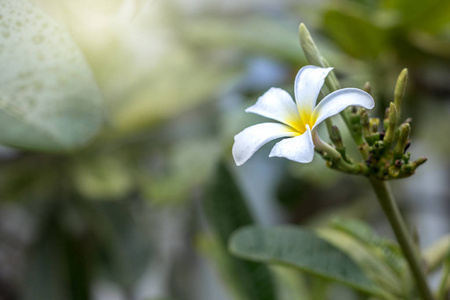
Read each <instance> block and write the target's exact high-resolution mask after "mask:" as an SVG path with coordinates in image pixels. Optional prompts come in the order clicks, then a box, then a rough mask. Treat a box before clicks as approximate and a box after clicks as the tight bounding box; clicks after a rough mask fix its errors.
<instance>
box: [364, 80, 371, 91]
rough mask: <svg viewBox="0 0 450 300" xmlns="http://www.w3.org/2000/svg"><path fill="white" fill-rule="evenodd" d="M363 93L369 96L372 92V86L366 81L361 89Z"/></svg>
mask: <svg viewBox="0 0 450 300" xmlns="http://www.w3.org/2000/svg"><path fill="white" fill-rule="evenodd" d="M363 90H364V92H366V93H368V94H370V93H371V92H372V86H371V85H370V82H368V81H366V83H365V84H364V87H363Z"/></svg>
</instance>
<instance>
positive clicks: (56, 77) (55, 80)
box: [0, 0, 102, 151]
mask: <svg viewBox="0 0 450 300" xmlns="http://www.w3.org/2000/svg"><path fill="white" fill-rule="evenodd" d="M0 66H1V72H0V142H1V143H3V144H8V145H12V146H16V147H22V148H29V149H35V150H44V151H64V150H69V149H73V148H76V147H80V146H82V145H84V144H85V143H87V142H88V141H89V139H91V138H92V137H93V135H94V134H95V133H96V132H97V131H98V129H99V127H100V125H101V117H102V111H101V110H102V107H101V98H102V96H101V93H100V90H99V89H98V87H97V85H96V83H95V81H94V78H93V75H92V73H91V71H90V69H89V67H88V65H87V63H86V62H85V60H84V58H83V55H82V54H81V52H80V50H79V49H78V48H77V46H76V44H75V43H74V41H73V40H72V39H71V37H70V35H69V34H68V33H67V32H66V30H65V29H64V28H63V27H62V26H60V25H59V24H58V23H57V22H56V21H54V20H53V19H52V18H51V17H50V16H48V15H46V14H45V13H44V12H42V11H41V10H39V9H38V8H37V7H35V6H34V5H32V4H30V3H28V2H27V1H25V0H4V1H1V2H0Z"/></svg>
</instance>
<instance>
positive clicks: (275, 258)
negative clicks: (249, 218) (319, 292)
mask: <svg viewBox="0 0 450 300" xmlns="http://www.w3.org/2000/svg"><path fill="white" fill-rule="evenodd" d="M229 247H230V250H231V252H232V253H233V254H235V255H237V256H238V257H242V258H247V259H249V260H252V261H258V262H264V263H268V264H281V265H287V266H291V267H295V268H298V269H300V270H302V271H304V272H307V273H310V274H313V275H316V276H319V277H322V278H325V279H329V280H332V281H337V282H340V283H343V284H346V285H348V286H350V287H352V288H354V289H357V290H360V291H363V292H366V293H368V294H372V295H377V296H379V297H383V298H384V295H383V294H384V293H383V292H382V291H381V290H380V289H379V288H378V287H377V286H376V285H375V284H374V283H373V282H372V281H371V280H369V279H368V278H367V276H366V275H365V274H364V273H363V271H362V270H361V269H360V268H359V267H358V266H357V265H356V264H355V262H354V261H353V260H352V259H351V258H350V257H349V256H348V255H347V254H346V253H344V252H342V251H340V250H339V249H338V248H336V247H335V246H333V245H331V244H330V243H328V242H327V241H325V240H324V239H322V238H320V237H319V236H317V235H316V234H315V233H314V232H312V231H310V230H307V229H303V228H300V227H294V226H279V227H274V228H261V227H255V226H249V227H245V228H243V229H240V230H238V231H237V232H236V233H235V234H233V236H232V237H231V240H230V244H229Z"/></svg>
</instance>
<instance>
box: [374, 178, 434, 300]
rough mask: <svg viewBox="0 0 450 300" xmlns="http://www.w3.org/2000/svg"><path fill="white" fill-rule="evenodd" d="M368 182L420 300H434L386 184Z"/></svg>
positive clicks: (376, 180) (412, 244)
mask: <svg viewBox="0 0 450 300" xmlns="http://www.w3.org/2000/svg"><path fill="white" fill-rule="evenodd" d="M369 181H370V184H371V185H372V187H373V190H374V191H375V194H376V196H377V199H378V201H379V203H380V205H381V208H382V209H383V211H384V213H385V214H386V217H387V218H388V220H389V222H390V224H391V226H392V229H393V231H394V234H395V237H396V238H397V241H398V243H399V245H400V247H401V249H402V251H403V254H404V256H405V258H406V260H407V261H408V264H409V267H410V269H411V272H412V274H413V276H414V279H415V281H416V283H417V289H418V291H419V293H420V295H421V297H422V299H423V300H433V299H434V298H433V295H432V293H431V290H430V288H429V286H428V283H427V279H426V276H425V271H424V268H423V267H422V263H421V260H420V256H419V254H418V251H417V250H416V247H415V246H414V243H413V241H412V239H411V235H410V234H409V232H408V230H407V228H406V225H405V221H404V220H403V217H402V216H401V214H400V210H399V208H398V205H397V203H396V201H395V199H394V196H393V194H392V192H391V190H390V188H389V186H388V183H387V182H385V181H382V180H379V179H377V178H373V177H370V178H369Z"/></svg>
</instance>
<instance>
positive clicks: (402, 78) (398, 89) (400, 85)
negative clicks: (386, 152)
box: [394, 68, 408, 123]
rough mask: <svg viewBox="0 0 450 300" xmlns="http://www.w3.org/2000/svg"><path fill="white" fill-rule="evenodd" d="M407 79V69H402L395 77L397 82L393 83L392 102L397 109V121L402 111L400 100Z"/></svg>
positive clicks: (401, 99) (403, 93)
mask: <svg viewBox="0 0 450 300" xmlns="http://www.w3.org/2000/svg"><path fill="white" fill-rule="evenodd" d="M407 81H408V69H406V68H405V69H403V70H402V72H401V73H400V75H399V76H398V79H397V84H396V85H395V91H394V103H395V108H396V109H397V123H399V122H400V118H401V112H402V101H403V96H404V95H405V90H406V83H407Z"/></svg>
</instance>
